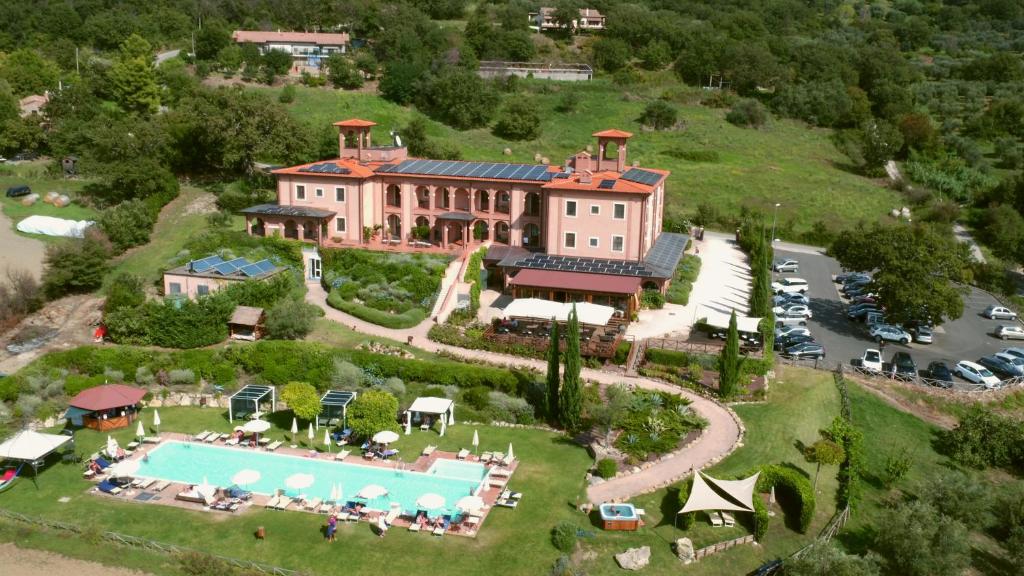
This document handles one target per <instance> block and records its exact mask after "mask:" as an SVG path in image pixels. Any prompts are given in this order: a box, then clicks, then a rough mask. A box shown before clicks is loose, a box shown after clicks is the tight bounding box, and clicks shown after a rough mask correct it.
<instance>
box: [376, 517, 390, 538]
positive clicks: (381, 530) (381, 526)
mask: <svg viewBox="0 0 1024 576" xmlns="http://www.w3.org/2000/svg"><path fill="white" fill-rule="evenodd" d="M377 532H378V534H377V535H378V536H380V537H381V538H383V537H384V535H385V534H387V533H388V522H387V520H385V519H384V515H383V514H380V515H378V516H377Z"/></svg>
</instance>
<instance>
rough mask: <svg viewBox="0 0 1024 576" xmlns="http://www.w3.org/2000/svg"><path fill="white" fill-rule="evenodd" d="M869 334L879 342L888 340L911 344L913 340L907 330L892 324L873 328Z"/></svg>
mask: <svg viewBox="0 0 1024 576" xmlns="http://www.w3.org/2000/svg"><path fill="white" fill-rule="evenodd" d="M869 334H871V337H872V338H874V339H875V340H877V341H879V342H881V341H883V340H887V341H889V342H899V343H900V344H910V340H911V339H912V337H911V336H910V334H909V333H908V332H907V331H906V330H904V329H903V328H900V327H899V326H894V325H892V324H876V325H875V326H874V327H873V328H871V331H870V332H869Z"/></svg>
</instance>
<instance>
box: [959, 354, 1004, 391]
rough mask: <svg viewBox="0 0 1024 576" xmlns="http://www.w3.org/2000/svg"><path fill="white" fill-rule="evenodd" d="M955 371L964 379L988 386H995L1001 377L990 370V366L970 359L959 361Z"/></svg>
mask: <svg viewBox="0 0 1024 576" xmlns="http://www.w3.org/2000/svg"><path fill="white" fill-rule="evenodd" d="M953 372H955V373H956V375H957V376H959V377H961V378H963V379H964V380H967V381H969V382H974V383H975V384H983V385H984V386H985V387H986V388H995V387H996V386H998V385H999V378H998V377H996V375H995V374H993V373H992V372H991V371H989V369H988V368H985V367H984V366H981V365H979V364H977V363H975V362H971V361H970V360H961V361H959V362H957V363H956V367H954V368H953Z"/></svg>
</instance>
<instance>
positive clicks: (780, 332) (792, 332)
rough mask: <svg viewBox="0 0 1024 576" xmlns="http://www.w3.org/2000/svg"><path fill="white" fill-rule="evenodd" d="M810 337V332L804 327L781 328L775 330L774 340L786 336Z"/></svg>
mask: <svg viewBox="0 0 1024 576" xmlns="http://www.w3.org/2000/svg"><path fill="white" fill-rule="evenodd" d="M797 335H800V336H810V335H811V331H810V330H809V329H807V328H806V327H805V326H783V327H782V328H776V329H775V339H776V340H778V339H779V338H783V337H786V336H797Z"/></svg>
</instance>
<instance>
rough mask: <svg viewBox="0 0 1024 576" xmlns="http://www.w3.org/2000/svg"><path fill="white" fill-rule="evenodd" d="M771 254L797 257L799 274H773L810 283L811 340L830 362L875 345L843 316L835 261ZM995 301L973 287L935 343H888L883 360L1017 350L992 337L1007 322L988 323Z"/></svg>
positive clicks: (921, 360)
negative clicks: (899, 354) (989, 309)
mask: <svg viewBox="0 0 1024 576" xmlns="http://www.w3.org/2000/svg"><path fill="white" fill-rule="evenodd" d="M775 254H776V257H779V258H796V259H797V260H799V261H800V272H799V273H798V274H785V275H780V274H776V275H775V276H776V277H780V276H798V277H800V278H804V279H805V280H807V282H808V284H809V285H810V291H809V293H808V295H809V296H810V298H811V311H812V312H813V313H814V317H813V318H812V319H811V320H810V321H809V322H808V323H807V326H808V328H810V329H811V333H812V334H813V336H814V338H815V340H817V341H818V342H819V343H821V344H822V345H824V346H825V351H826V354H827V359H828V361H829V363H830V364H833V365H834V363H835V362H846V363H848V362H849V361H850V359H851V358H859V357H860V356H861V354H863V352H864V349H865V348H877V347H878V346H877V345H876V343H875V342H874V341H873V340H872V339H871V338H870V337H869V336H868V331H867V328H866V327H865V326H864V324H863V323H861V322H856V321H852V320H849V319H848V318H847V317H846V304H845V303H844V302H843V301H842V300H841V299H840V296H839V285H838V284H836V283H835V282H833V281H832V278H833V276H834V275H835V274H837V273H839V272H840V271H841V267H840V266H839V263H838V262H836V261H835V260H834V259H833V258H830V257H828V256H825V255H823V254H820V253H817V254H816V253H812V251H801V252H794V251H788V250H780V249H778V248H777V249H776V251H775ZM997 303H998V302H997V301H996V299H995V298H993V297H992V296H991V295H989V294H987V293H985V292H983V291H981V290H978V289H977V288H973V287H972V288H971V290H970V292H969V293H968V294H967V296H965V297H964V314H963V316H961V317H960V318H958V319H956V320H954V321H952V322H947V323H946V324H944V325H942V326H939V327H937V328H936V329H935V335H934V343H932V344H918V343H911V344H909V345H902V344H898V343H895V342H890V343H886V345H885V349H884V353H883V356H884V359H885V360H886V361H888V360H889V359H890V358H891V357H892V355H893V354H894V353H895V352H896V351H898V350H903V351H907V352H910V355H911V357H913V358H914V361H915V362H916V363H917V366H918V368H919V369H924V368H926V367H927V366H928V363H929V362H932V361H934V360H945V361H948V362H951V363H952V362H956V361H958V360H977V359H978V358H980V357H982V356H987V355H989V354H992V353H994V352H998V351H1000V350H1002V349H1003V348H1006V347H1008V346H1015V345H1017V346H1019V345H1020V344H1019V343H1014V342H1013V341H1009V342H1003V341H1002V340H999V339H997V338H995V337H993V336H992V335H991V334H992V330H993V329H994V328H995V327H996V326H997V325H999V324H1003V323H1005V322H1004V321H996V320H989V319H987V318H985V317H983V316H982V315H981V312H982V311H983V310H984V309H985V308H986V307H987V306H989V305H990V304H997Z"/></svg>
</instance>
